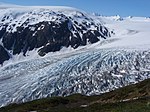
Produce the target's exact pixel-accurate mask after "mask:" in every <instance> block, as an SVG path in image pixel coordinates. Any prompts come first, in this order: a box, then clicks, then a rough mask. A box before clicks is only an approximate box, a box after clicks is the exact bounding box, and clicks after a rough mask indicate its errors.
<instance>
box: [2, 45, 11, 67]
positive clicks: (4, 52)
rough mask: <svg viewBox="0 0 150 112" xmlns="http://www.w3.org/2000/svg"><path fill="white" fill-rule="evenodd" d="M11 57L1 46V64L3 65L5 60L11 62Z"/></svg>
mask: <svg viewBox="0 0 150 112" xmlns="http://www.w3.org/2000/svg"><path fill="white" fill-rule="evenodd" d="M9 58H10V56H9V54H8V53H7V51H6V50H5V49H4V48H3V47H2V46H1V45H0V64H2V63H3V62H4V61H5V60H9Z"/></svg>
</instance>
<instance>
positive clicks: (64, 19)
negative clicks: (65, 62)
mask: <svg viewBox="0 0 150 112" xmlns="http://www.w3.org/2000/svg"><path fill="white" fill-rule="evenodd" d="M107 37H110V32H109V31H108V29H107V28H106V27H104V26H103V24H102V22H101V21H100V20H98V19H97V20H96V19H95V17H94V16H90V15H88V14H87V13H85V12H83V11H79V10H77V9H74V8H69V7H23V6H14V7H13V6H10V7H4V6H3V7H2V8H1V9H0V47H1V48H0V52H1V54H0V64H2V63H3V62H4V61H5V60H8V59H9V58H10V57H12V56H13V55H16V54H20V53H23V55H24V56H26V55H27V52H28V51H32V50H35V49H37V53H38V54H39V55H40V56H44V55H45V54H47V53H48V52H55V51H59V50H60V49H62V48H63V47H69V46H71V47H72V48H74V49H75V48H78V47H79V46H85V45H87V44H89V43H95V42H98V41H99V40H100V39H106V38H107Z"/></svg>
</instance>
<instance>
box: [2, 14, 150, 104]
mask: <svg viewBox="0 0 150 112" xmlns="http://www.w3.org/2000/svg"><path fill="white" fill-rule="evenodd" d="M94 18H95V21H101V22H103V23H104V25H105V26H107V27H108V28H110V29H113V32H114V35H112V37H111V38H109V39H106V40H101V41H99V42H97V43H95V44H88V45H86V46H82V47H78V48H77V49H72V48H71V47H69V48H63V49H61V50H60V51H57V52H55V53H48V54H47V55H46V56H44V57H38V56H36V55H35V57H34V58H30V59H29V58H26V59H25V60H19V61H18V59H17V58H13V59H14V61H13V60H9V61H7V62H5V64H4V66H3V67H1V68H0V99H1V100H0V105H1V106H5V105H8V104H10V103H20V102H26V101H30V100H34V99H39V98H43V97H47V96H57V95H60V96H65V95H70V94H73V93H82V94H86V95H92V94H101V93H104V92H108V91H111V90H113V89H116V88H119V87H122V86H126V85H129V84H132V83H136V82H139V81H142V80H144V79H147V78H150V38H149V35H150V32H149V29H150V20H149V18H139V17H138V18H137V17H132V18H131V17H130V18H122V19H118V16H117V17H94ZM94 18H93V19H94ZM30 53H31V54H33V53H34V51H31V52H30ZM16 57H17V56H16ZM21 59H22V58H21Z"/></svg>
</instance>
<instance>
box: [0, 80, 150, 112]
mask: <svg viewBox="0 0 150 112" xmlns="http://www.w3.org/2000/svg"><path fill="white" fill-rule="evenodd" d="M30 111H35V112H150V79H147V80H145V81H142V82H140V83H138V84H134V85H130V86H126V87H123V88H121V89H117V90H114V91H111V92H109V93H105V94H102V95H97V96H84V95H81V94H74V95H70V96H68V97H52V98H44V99H39V100H35V101H32V102H27V103H23V104H11V105H9V106H7V107H3V108H1V109H0V112H30Z"/></svg>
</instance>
